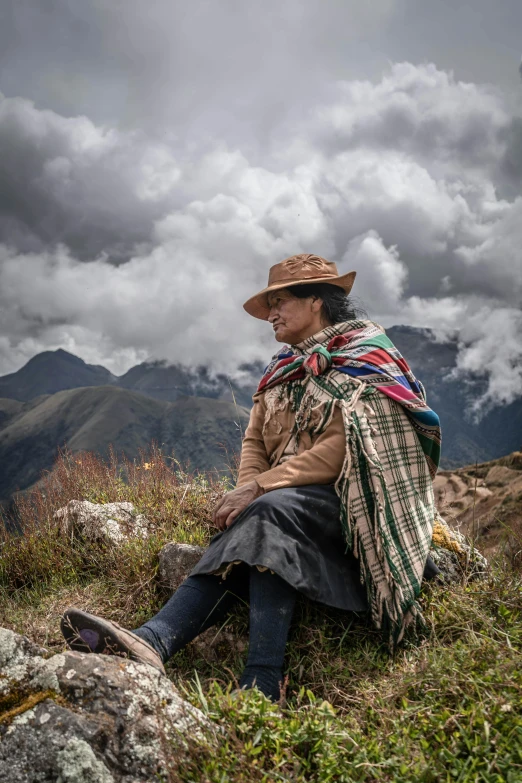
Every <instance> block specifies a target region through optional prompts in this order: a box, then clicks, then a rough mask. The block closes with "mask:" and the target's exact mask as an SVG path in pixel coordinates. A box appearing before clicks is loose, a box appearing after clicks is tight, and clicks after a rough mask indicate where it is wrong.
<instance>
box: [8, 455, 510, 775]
mask: <svg viewBox="0 0 522 783" xmlns="http://www.w3.org/2000/svg"><path fill="white" fill-rule="evenodd" d="M146 466H148V467H146ZM123 478H125V480H123ZM225 488H226V482H224V481H221V482H213V481H212V480H209V479H208V478H205V477H200V478H196V479H193V478H191V477H190V476H187V475H186V474H184V473H183V472H182V471H180V470H179V466H176V465H170V466H168V465H166V464H165V462H164V461H163V460H162V459H161V455H160V454H159V452H157V451H155V452H153V453H152V454H150V455H147V456H145V455H144V456H143V459H142V460H141V461H140V462H136V463H132V464H131V463H128V464H126V465H124V466H121V465H119V464H118V463H117V461H116V460H113V461H112V462H108V463H104V462H102V461H101V460H98V459H97V458H95V457H93V456H92V455H88V454H87V455H81V457H78V456H75V457H72V456H71V455H67V454H65V455H63V457H62V459H61V461H60V462H59V463H58V465H57V466H56V470H55V471H54V472H53V473H52V474H51V475H50V476H48V478H47V479H46V481H45V482H44V484H43V485H42V486H41V487H40V488H39V489H38V490H35V491H34V492H33V493H32V494H31V495H29V496H28V497H26V498H23V499H21V500H20V502H19V508H18V514H19V519H18V521H19V523H20V524H21V525H22V526H23V527H24V530H25V535H24V536H23V537H22V538H17V539H15V538H13V537H9V536H4V539H3V541H2V546H1V557H0V625H4V626H8V627H11V628H13V629H14V630H16V631H18V632H21V633H26V634H27V635H29V636H30V637H31V638H33V639H35V641H38V642H40V643H42V644H44V645H46V646H47V647H48V648H49V649H51V650H54V651H56V650H59V649H62V648H63V642H62V640H61V637H60V634H59V631H58V621H59V616H60V613H61V612H62V611H63V609H64V608H65V606H66V605H68V604H69V603H75V604H76V605H79V606H82V607H84V608H87V609H90V610H94V611H97V612H98V613H100V614H104V615H106V616H109V617H111V618H113V619H116V620H118V621H120V622H123V623H124V624H125V625H127V626H128V627H135V626H136V625H138V624H140V623H141V622H143V621H144V620H145V619H146V618H148V617H149V616H150V615H151V614H152V613H153V612H154V611H156V610H157V609H158V608H159V607H160V606H161V604H162V603H163V602H164V600H165V599H166V598H167V596H168V592H167V590H166V588H165V587H164V586H162V585H161V584H160V582H159V578H158V571H157V569H158V552H159V550H160V549H161V547H162V546H163V544H165V543H167V542H168V541H171V540H176V541H182V542H189V543H199V544H204V543H206V542H207V541H208V540H209V538H210V536H211V535H212V533H213V530H212V527H211V524H210V514H211V510H212V507H213V505H214V503H215V501H216V499H217V498H218V497H219V495H220V494H221V493H222V492H223V491H224V489H225ZM72 498H76V499H87V500H91V501H94V502H108V501H114V500H131V501H132V502H133V503H134V504H135V505H136V507H137V508H138V509H139V510H140V511H141V512H143V513H144V514H145V515H146V516H147V518H148V519H149V520H150V525H151V535H150V536H149V538H148V539H146V540H140V539H134V540H130V541H128V542H127V543H126V544H125V545H124V546H122V547H115V546H112V545H108V544H103V543H100V542H98V543H96V544H92V543H91V544H87V543H86V542H85V541H83V540H82V539H81V537H73V538H72V539H67V540H64V538H63V536H61V535H60V534H59V533H58V530H57V526H56V522H55V521H54V520H53V512H54V511H55V510H56V509H57V508H60V507H61V506H63V505H65V503H66V502H67V501H68V500H70V499H72ZM478 545H479V546H480V539H479V541H478ZM421 602H422V605H423V611H424V616H425V618H426V621H427V627H426V630H425V632H424V634H423V636H422V637H421V638H409V639H407V640H406V642H405V643H404V644H403V645H402V646H401V648H400V649H399V650H398V651H397V652H396V654H395V655H394V656H393V657H391V656H390V655H389V654H388V652H387V649H386V647H385V646H384V645H383V644H382V642H381V639H380V637H379V635H378V634H377V633H376V632H375V631H374V630H373V629H372V628H371V627H369V625H368V623H367V622H366V620H365V619H364V618H363V617H354V616H351V615H348V614H347V613H343V612H339V611H335V610H332V609H326V608H321V607H319V606H317V605H314V604H313V603H311V602H308V601H305V600H302V601H301V602H300V603H299V604H298V607H297V611H296V617H295V622H294V624H293V628H292V633H291V639H290V641H289V645H288V656H287V670H288V683H287V687H286V698H287V704H286V706H285V707H284V708H281V707H280V706H278V705H271V704H270V703H269V702H267V700H266V699H265V698H264V697H262V696H261V694H259V693H258V692H257V691H252V692H249V693H246V694H240V695H239V696H233V695H231V693H230V691H231V689H232V688H234V687H235V685H236V684H237V679H238V677H239V676H240V673H241V669H242V666H243V665H244V662H245V656H246V651H245V649H244V647H241V645H239V646H237V647H234V646H233V645H232V646H231V645H230V644H228V643H227V642H226V640H223V641H221V642H218V643H217V644H216V645H215V646H214V647H213V648H212V649H211V648H210V645H209V641H208V638H207V642H206V643H205V644H206V646H205V645H201V644H200V645H190V646H189V647H188V648H187V649H186V650H185V651H184V652H183V653H181V654H179V655H178V656H176V657H175V658H174V659H173V660H172V661H171V663H170V664H169V667H168V674H169V676H170V677H171V678H172V679H173V681H174V682H175V683H176V684H177V686H178V687H179V688H180V690H181V691H182V692H183V693H184V695H185V697H186V698H188V699H189V700H190V701H191V702H192V703H193V704H195V705H196V706H198V707H199V708H200V709H202V710H203V711H204V712H205V713H206V714H207V715H208V716H209V717H210V718H211V719H212V720H213V721H215V722H216V723H217V724H219V726H221V727H222V728H223V735H222V738H221V740H220V741H219V744H218V747H217V749H215V748H214V749H213V750H209V749H208V748H205V746H201V745H200V744H198V745H194V746H190V745H189V749H188V752H187V754H186V755H185V756H184V757H183V759H182V760H180V761H179V763H178V761H176V759H175V757H174V755H173V760H172V769H171V770H170V772H169V777H168V780H169V781H187V782H188V781H209V782H211V783H214V781H215V782H216V783H224V782H225V781H252V782H254V783H255V782H256V781H277V780H284V781H295V782H296V783H302V782H303V783H304V781H311V782H313V783H316V782H317V783H329V782H330V781H339V782H341V781H346V782H347V783H348V782H351V781H354V782H355V781H357V782H358V781H384V782H386V781H393V782H395V781H397V782H399V781H402V782H404V783H410V781H411V783H413V781H415V782H416V783H417V781H420V782H421V783H423V782H426V783H435V782H437V783H438V782H439V781H441V782H444V783H449V782H452V783H453V782H455V783H468V781H469V782H470V783H471V782H472V781H473V782H475V781H477V782H479V781H480V782H482V781H483V782H484V783H501V782H506V783H520V781H522V579H521V575H520V573H518V572H517V571H516V570H514V569H513V568H512V567H511V566H510V563H509V562H508V561H507V560H503V559H502V557H501V556H499V559H498V562H496V563H495V564H494V568H493V570H492V573H491V575H490V577H489V579H488V580H486V581H481V582H474V583H468V584H466V583H463V584H460V585H453V586H440V585H436V586H432V587H429V588H426V589H425V590H424V591H423V595H422V597H421ZM247 619H248V618H247V611H246V608H243V609H240V610H238V611H237V612H236V614H235V615H233V616H232V617H231V619H230V624H229V628H230V630H232V631H233V632H234V634H235V635H236V637H237V636H239V637H241V636H244V635H245V633H246V629H247ZM218 638H221V637H218Z"/></svg>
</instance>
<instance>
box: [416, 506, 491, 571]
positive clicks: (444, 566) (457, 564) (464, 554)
mask: <svg viewBox="0 0 522 783" xmlns="http://www.w3.org/2000/svg"><path fill="white" fill-rule="evenodd" d="M430 557H431V559H432V560H433V562H434V563H435V565H436V566H437V568H439V569H440V571H441V577H442V579H443V580H444V581H445V582H460V581H462V579H464V578H466V579H480V578H482V577H485V576H486V575H487V573H488V572H489V564H488V561H487V560H486V558H485V557H484V556H483V555H482V554H481V553H480V552H479V551H478V549H476V548H475V547H474V546H472V545H471V543H470V542H469V541H468V539H467V538H466V537H465V536H464V535H462V533H461V532H460V531H459V530H457V529H456V528H454V527H452V526H450V525H448V523H447V522H446V521H445V520H444V519H443V518H442V517H441V516H440V514H437V516H436V519H435V525H434V528H433V541H432V545H431V549H430Z"/></svg>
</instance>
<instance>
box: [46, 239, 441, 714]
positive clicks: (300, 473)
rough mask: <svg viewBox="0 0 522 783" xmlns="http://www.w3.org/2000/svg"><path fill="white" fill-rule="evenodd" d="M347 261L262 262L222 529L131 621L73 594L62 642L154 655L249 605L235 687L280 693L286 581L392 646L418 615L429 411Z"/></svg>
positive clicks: (433, 439)
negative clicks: (260, 325)
mask: <svg viewBox="0 0 522 783" xmlns="http://www.w3.org/2000/svg"><path fill="white" fill-rule="evenodd" d="M355 275H356V273H355V272H350V273H348V274H344V275H339V274H338V271H337V268H336V266H335V264H334V263H332V262H329V261H327V260H326V259H324V258H321V257H320V256H316V255H313V254H299V255H295V256H291V257H290V258H287V259H285V260H284V261H282V262H280V263H278V264H276V265H274V266H273V267H272V268H271V269H270V273H269V280H268V285H267V287H266V288H264V289H263V290H262V291H260V292H259V293H257V294H256V295H255V296H253V297H251V298H250V299H249V300H248V301H247V302H246V303H245V305H244V308H245V310H246V311H247V313H249V314H250V315H252V316H254V317H256V318H260V319H263V320H266V321H268V322H269V323H270V324H271V326H272V329H273V332H274V336H275V339H276V340H277V341H278V342H280V343H285V345H284V347H283V348H282V350H280V351H279V352H278V353H277V354H276V355H275V357H274V358H273V359H272V361H271V362H270V364H269V365H268V366H267V368H266V370H265V372H264V374H263V377H262V379H261V382H260V384H259V388H258V390H257V392H256V393H255V394H254V397H253V408H252V412H251V415H250V421H249V425H248V428H247V430H246V433H245V437H244V440H243V445H242V451H241V460H240V466H239V475H238V480H237V486H236V488H235V489H234V490H232V491H230V492H227V493H226V494H225V495H224V496H223V498H222V499H221V500H220V501H219V502H218V503H217V505H216V507H215V510H214V513H213V521H214V523H215V525H216V526H217V528H218V529H219V531H220V532H218V533H217V534H216V535H215V536H214V537H213V538H212V540H211V542H210V545H209V546H208V548H207V549H206V551H205V553H204V554H203V556H202V558H201V560H200V561H199V563H198V564H197V565H196V567H195V568H194V569H193V570H192V572H191V574H190V575H189V576H188V578H187V579H186V580H185V581H184V582H183V584H182V585H181V586H180V587H179V588H178V590H177V591H176V592H175V593H174V594H173V596H172V597H171V598H170V599H169V600H168V601H167V603H166V604H165V605H164V606H163V608H162V609H161V610H160V611H159V612H158V613H157V614H156V615H155V616H154V617H152V618H151V619H150V620H148V621H147V622H146V623H144V624H143V625H142V626H141V627H139V628H136V629H134V630H132V631H130V630H127V629H124V628H122V627H121V626H119V625H118V624H117V623H115V622H111V621H109V620H105V619H103V618H101V617H97V616H96V615H92V614H88V613H86V612H83V611H81V610H79V609H76V608H73V607H71V608H69V609H67V610H66V611H65V612H64V615H63V617H62V621H61V628H62V632H63V634H64V637H65V639H66V642H67V644H68V645H69V647H71V648H72V649H74V650H80V651H83V652H89V651H90V652H96V653H112V654H117V655H124V656H128V657H129V658H131V659H133V660H137V661H141V662H146V663H149V664H152V665H153V666H155V667H156V668H157V669H159V670H160V671H162V672H164V667H163V664H164V663H165V662H166V661H167V660H168V659H169V658H171V656H173V655H174V654H175V653H176V652H178V651H180V650H181V649H183V647H185V645H187V644H188V643H189V642H190V641H191V640H192V639H194V638H195V637H196V636H197V635H198V634H200V633H202V632H203V631H204V630H206V629H207V628H209V627H211V626H212V625H215V624H217V623H221V622H223V620H224V619H225V618H226V616H227V615H228V614H229V613H230V611H231V610H232V608H233V607H234V606H235V605H236V604H237V602H238V601H248V602H249V604H250V609H249V612H250V629H249V648H248V658H247V661H246V665H245V668H244V671H243V673H242V675H241V678H240V680H239V686H240V687H241V688H251V687H257V688H259V689H260V690H261V691H262V692H263V693H264V694H265V695H266V696H267V697H268V698H270V699H272V700H277V699H278V698H279V696H280V689H281V684H282V682H283V664H284V655H285V648H286V643H287V637H288V632H289V628H290V623H291V620H292V614H293V610H294V605H295V601H296V598H297V596H298V594H302V595H304V596H306V597H308V598H309V599H312V600H313V601H317V602H319V603H321V604H325V605H327V606H331V607H335V608H337V609H341V610H346V611H351V612H354V611H355V612H363V611H366V612H369V613H370V615H371V619H372V621H373V624H374V625H375V627H376V628H378V629H381V631H382V632H383V634H384V636H385V638H386V639H387V641H388V643H389V645H390V646H391V647H394V646H395V645H397V644H398V643H399V642H400V640H401V639H402V637H403V635H404V632H405V630H406V628H407V627H408V626H409V625H410V624H411V623H412V622H414V621H415V619H416V618H420V617H421V615H420V609H419V606H418V603H417V597H418V595H419V592H420V589H421V583H422V580H423V577H424V578H430V577H432V576H434V575H435V574H436V573H438V569H437V568H436V566H435V565H434V563H433V562H432V561H431V559H430V558H429V548H430V543H431V539H432V530H433V523H434V517H435V513H436V512H435V505H434V493H433V478H434V476H435V473H436V470H437V466H438V462H439V455H440V427H439V420H438V417H437V415H436V414H435V413H434V412H433V411H432V410H431V409H430V408H429V407H428V405H427V403H426V395H425V392H424V389H423V387H422V385H421V384H420V382H419V381H417V380H416V378H415V377H414V375H413V373H412V372H411V370H410V368H409V367H408V364H407V363H406V361H405V359H404V358H403V357H402V356H401V354H400V353H399V351H398V350H397V349H396V348H395V346H394V345H393V344H392V342H391V341H390V339H389V338H388V337H387V336H386V333H385V330H384V329H383V328H382V327H381V326H379V325H378V324H376V323H374V322H372V321H370V320H368V319H367V318H362V317H358V313H357V312H356V311H355V310H354V307H353V305H352V303H351V300H350V298H349V293H350V291H351V288H352V285H353V282H354V279H355Z"/></svg>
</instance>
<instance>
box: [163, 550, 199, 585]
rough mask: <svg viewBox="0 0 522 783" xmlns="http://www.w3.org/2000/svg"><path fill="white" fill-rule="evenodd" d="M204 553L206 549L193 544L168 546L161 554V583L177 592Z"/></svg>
mask: <svg viewBox="0 0 522 783" xmlns="http://www.w3.org/2000/svg"><path fill="white" fill-rule="evenodd" d="M204 551H205V547H202V546H194V545H193V544H176V543H174V542H171V543H170V544H166V545H165V546H164V547H163V548H162V549H161V551H160V553H159V570H160V577H161V581H162V582H163V583H164V584H165V585H166V586H167V587H170V589H171V590H177V589H178V587H179V586H180V584H181V583H182V582H183V580H184V579H186V578H187V576H188V575H189V574H190V572H191V571H192V569H193V568H194V566H195V565H197V563H198V562H199V561H200V560H201V557H202V556H203V552H204Z"/></svg>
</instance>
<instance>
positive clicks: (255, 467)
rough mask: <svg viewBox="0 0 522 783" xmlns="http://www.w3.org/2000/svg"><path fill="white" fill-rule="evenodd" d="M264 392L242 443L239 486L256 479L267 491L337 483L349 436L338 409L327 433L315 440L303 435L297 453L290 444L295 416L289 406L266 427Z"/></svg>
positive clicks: (305, 434) (256, 405)
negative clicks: (346, 434) (347, 436)
mask: <svg viewBox="0 0 522 783" xmlns="http://www.w3.org/2000/svg"><path fill="white" fill-rule="evenodd" d="M267 393H270V392H264V393H261V394H255V395H254V398H253V399H254V406H253V408H252V412H251V414H250V421H249V424H248V427H247V431H246V433H245V437H244V440H243V447H242V450H241V462H240V466H239V477H238V481H237V486H238V487H240V486H242V485H243V484H247V483H248V482H249V481H252V479H255V480H256V481H257V483H258V484H259V486H260V487H262V488H263V489H264V490H265V491H266V492H268V491H269V490H272V489H281V488H283V487H300V486H303V485H305V484H334V483H335V482H336V481H337V478H338V476H339V473H340V472H341V469H342V466H343V461H344V457H345V452H346V437H345V433H344V425H343V419H342V415H341V411H340V410H339V408H336V409H335V413H334V415H333V418H332V421H331V422H330V424H329V425H328V427H327V428H326V429H325V431H324V432H323V433H322V434H321V435H319V436H317V437H315V438H312V437H310V434H309V433H308V432H303V433H301V435H300V439H299V446H298V449H297V454H294V453H293V441H292V442H290V433H291V431H292V428H293V425H294V421H295V414H294V413H293V412H292V411H291V410H290V406H287V407H286V408H285V409H284V410H282V411H277V412H275V413H274V414H273V415H272V416H271V417H270V419H269V421H268V422H267V423H266V425H265V415H266V403H265V394H267Z"/></svg>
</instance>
